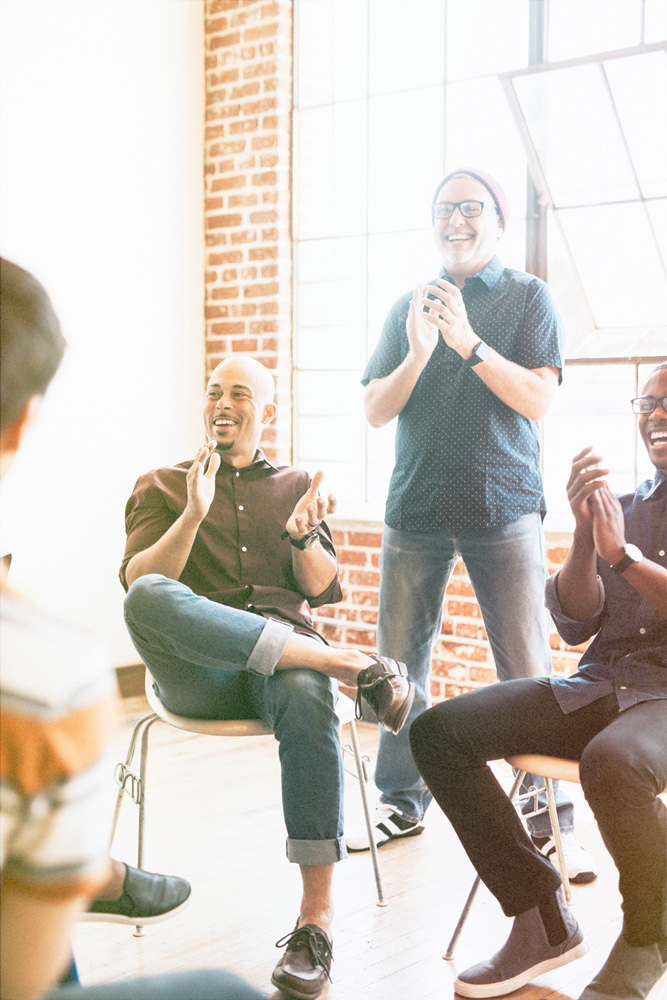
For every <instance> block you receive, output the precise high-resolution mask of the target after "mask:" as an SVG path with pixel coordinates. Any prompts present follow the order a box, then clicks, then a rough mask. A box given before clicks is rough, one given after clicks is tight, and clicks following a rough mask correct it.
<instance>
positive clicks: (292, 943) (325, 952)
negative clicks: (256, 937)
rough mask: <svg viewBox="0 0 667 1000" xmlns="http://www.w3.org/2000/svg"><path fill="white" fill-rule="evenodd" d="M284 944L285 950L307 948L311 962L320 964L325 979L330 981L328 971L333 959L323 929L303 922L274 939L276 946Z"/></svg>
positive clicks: (282, 946)
mask: <svg viewBox="0 0 667 1000" xmlns="http://www.w3.org/2000/svg"><path fill="white" fill-rule="evenodd" d="M285 945H287V951H300V950H301V949H302V948H307V949H308V951H309V952H310V956H311V958H312V960H313V964H314V965H321V966H322V968H323V969H324V971H325V972H326V974H327V979H328V980H329V982H331V976H330V974H329V973H330V970H331V963H332V961H333V951H332V949H331V944H330V943H329V940H328V938H327V936H326V934H325V933H324V931H322V930H320V928H319V927H316V926H315V924H304V925H303V927H299V926H298V925H297V926H296V927H295V928H294V930H293V931H290V933H289V934H285V936H284V937H281V938H280V939H279V940H278V941H276V948H284V947H285Z"/></svg>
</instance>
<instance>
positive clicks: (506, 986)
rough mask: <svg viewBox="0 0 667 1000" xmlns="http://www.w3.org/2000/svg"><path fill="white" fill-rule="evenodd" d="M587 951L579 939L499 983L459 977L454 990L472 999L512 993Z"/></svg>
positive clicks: (483, 999)
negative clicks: (556, 955)
mask: <svg viewBox="0 0 667 1000" xmlns="http://www.w3.org/2000/svg"><path fill="white" fill-rule="evenodd" d="M587 952H588V945H587V944H586V942H585V941H581V942H580V944H578V945H575V947H574V948H570V950H569V951H566V952H564V953H563V954H562V955H558V957H557V958H549V959H547V960H546V961H544V962H538V964H537V965H534V966H533V967H532V968H530V969H526V970H525V972H521V973H519V975H518V976H513V977H512V979H505V980H504V981H503V982H501V983H464V982H462V981H461V980H460V979H456V980H455V981H454V991H455V992H456V993H458V994H459V996H462V997H469V998H472V1000H487V998H488V997H504V996H506V995H507V994H508V993H513V992H514V990H518V989H520V988H521V987H522V986H525V985H526V983H529V982H531V980H533V979H537V977H538V976H542V975H544V973H545V972H551V971H552V970H553V969H560V967H561V966H562V965H567V964H568V963H569V962H574V961H576V959H578V958H581V957H582V956H583V955H585V954H586V953H587Z"/></svg>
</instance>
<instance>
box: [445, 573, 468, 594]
mask: <svg viewBox="0 0 667 1000" xmlns="http://www.w3.org/2000/svg"><path fill="white" fill-rule="evenodd" d="M445 593H446V594H447V595H457V596H459V597H474V596H475V591H474V589H473V586H472V584H471V583H469V582H468V580H466V579H463V580H462V579H461V578H460V577H454V576H453V577H451V579H450V581H449V583H448V584H447V590H446V591H445Z"/></svg>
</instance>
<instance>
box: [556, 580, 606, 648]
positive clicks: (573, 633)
mask: <svg viewBox="0 0 667 1000" xmlns="http://www.w3.org/2000/svg"><path fill="white" fill-rule="evenodd" d="M559 575H560V570H559V571H558V572H557V573H554V575H553V576H550V577H549V579H548V580H547V583H546V586H545V589H544V600H545V604H546V606H547V608H548V610H549V613H550V615H551V617H552V618H553V621H554V625H555V626H556V628H557V629H558V634H559V635H560V636H561V637H562V638H563V639H565V642H567V643H568V645H570V646H578V645H579V644H580V643H582V642H586V641H587V640H588V639H590V638H591V636H592V635H595V633H596V632H598V631H599V630H600V626H601V624H602V615H603V612H604V603H605V592H604V584H603V583H602V580H601V579H600V577H599V576H598V578H597V581H598V595H599V599H598V606H597V608H596V610H595V612H594V613H593V614H592V615H591V617H590V618H587V619H586V620H585V621H577V620H576V619H575V618H569V617H568V616H567V615H566V614H565V613H564V612H563V609H562V608H561V606H560V599H559V597H558V577H559Z"/></svg>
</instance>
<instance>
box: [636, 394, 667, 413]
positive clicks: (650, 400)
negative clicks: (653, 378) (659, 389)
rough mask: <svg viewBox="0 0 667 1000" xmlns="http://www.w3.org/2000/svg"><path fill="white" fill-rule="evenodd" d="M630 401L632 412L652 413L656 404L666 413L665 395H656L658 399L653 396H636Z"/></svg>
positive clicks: (666, 399) (666, 397) (666, 400)
mask: <svg viewBox="0 0 667 1000" xmlns="http://www.w3.org/2000/svg"><path fill="white" fill-rule="evenodd" d="M630 402H631V403H632V412H633V413H653V411H654V410H655V408H656V406H657V405H658V404H660V406H662V408H663V410H664V411H665V413H667V396H663V397H662V398H660V397H658V399H656V398H655V396H637V398H636V399H632V400H630Z"/></svg>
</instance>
